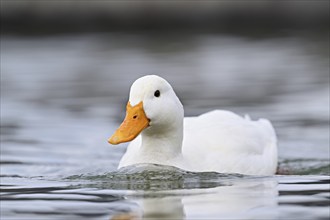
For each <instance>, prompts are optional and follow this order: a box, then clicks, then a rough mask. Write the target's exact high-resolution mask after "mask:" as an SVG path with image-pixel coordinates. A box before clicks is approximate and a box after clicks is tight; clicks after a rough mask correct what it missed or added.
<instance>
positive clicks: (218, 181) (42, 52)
mask: <svg viewBox="0 0 330 220" xmlns="http://www.w3.org/2000/svg"><path fill="white" fill-rule="evenodd" d="M328 46H329V42H328V39H324V38H322V37H321V36H317V35H315V36H310V37H308V38H304V37H300V36H299V34H297V35H289V36H282V37H274V38H251V37H243V36H230V35H220V34H214V35H213V34H198V35H188V34H182V35H173V34H163V35H161V34H149V35H146V34H139V33H130V34H128V33H111V34H85V35H62V36H52V37H13V36H3V37H2V40H1V218H2V219H77V218H80V219H140V218H143V219H154V218H163V219H328V218H329V216H330V213H329V205H330V204H329V202H330V192H329V190H330V188H329V187H330V180H329V175H330V162H329V155H330V152H329V151H330V150H329V60H328V58H329V57H328V56H329V54H328V48H329V47H328ZM146 74H158V75H160V76H162V77H164V78H165V79H167V80H168V81H169V82H170V83H171V84H172V86H173V88H174V90H175V91H176V93H177V95H178V96H179V98H180V99H181V101H182V102H183V104H184V107H185V115H186V116H194V115H199V114H202V113H204V112H206V111H210V110H212V109H226V110H230V111H234V112H236V113H238V114H240V115H245V114H249V115H250V117H251V118H252V119H258V118H268V119H270V120H271V121H272V122H273V124H274V127H275V129H276V132H277V135H278V139H279V172H278V174H277V175H275V176H243V175H238V174H220V173H213V172H208V173H190V172H186V171H183V170H179V169H176V168H174V167H165V166H159V165H148V166H147V165H139V166H132V167H128V168H125V169H121V170H119V171H118V170H117V166H118V163H119V160H120V158H121V156H122V155H123V154H124V152H125V149H126V147H127V144H123V145H119V146H115V147H114V146H111V145H109V144H108V143H107V139H108V138H109V137H110V135H111V134H112V133H113V131H114V130H115V129H116V127H117V126H118V125H119V123H120V122H121V120H122V119H123V118H124V116H125V111H124V110H125V106H126V102H127V99H128V92H129V87H130V85H131V84H132V83H133V82H134V81H135V79H137V78H138V77H140V76H143V75H146Z"/></svg>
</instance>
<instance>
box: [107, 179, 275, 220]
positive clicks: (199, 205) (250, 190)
mask: <svg viewBox="0 0 330 220" xmlns="http://www.w3.org/2000/svg"><path fill="white" fill-rule="evenodd" d="M277 196H278V190H277V181H276V180H273V179H261V178H260V179H259V178H258V179H250V180H247V179H239V180H235V182H234V183H233V184H232V185H228V186H219V187H215V188H206V189H189V190H171V191H157V192H145V195H144V196H141V197H140V196H138V197H135V196H134V197H132V198H130V197H129V198H128V199H130V200H131V201H134V202H136V203H137V204H138V205H139V210H137V211H136V212H134V213H132V214H129V215H118V216H114V217H113V218H112V219H277V218H278V213H276V212H275V211H276V210H277V209H276V208H274V207H277Z"/></svg>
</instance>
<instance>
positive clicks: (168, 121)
mask: <svg viewBox="0 0 330 220" xmlns="http://www.w3.org/2000/svg"><path fill="white" fill-rule="evenodd" d="M133 139H134V140H133ZM132 140H133V141H132ZM108 141H109V143H111V144H120V143H123V142H128V141H132V142H131V143H130V145H129V146H128V148H127V151H126V153H125V155H124V156H123V157H122V159H121V161H120V163H119V167H118V168H121V167H125V166H129V165H133V164H140V163H153V164H161V165H169V166H175V167H178V168H181V169H184V170H188V171H195V172H204V171H215V172H221V173H240V174H249V175H272V174H274V173H275V171H276V168H277V140H276V135H275V132H274V128H273V126H272V125H271V123H270V122H269V121H268V120H266V119H259V120H258V121H251V120H250V119H249V118H248V117H246V118H242V117H240V116H238V115H236V114H234V113H232V112H229V111H223V110H215V111H211V112H207V113H205V114H202V115H200V116H198V117H186V118H184V110H183V106H182V104H181V102H180V100H179V99H178V97H177V96H176V94H175V92H174V90H173V89H172V87H171V85H170V84H169V83H168V82H167V81H166V80H164V79H163V78H161V77H159V76H156V75H148V76H144V77H141V78H139V79H137V80H136V81H135V82H134V83H133V85H132V87H131V90H130V96H129V101H128V103H127V108H126V117H125V119H124V121H123V123H122V124H121V125H120V127H119V128H118V129H117V130H116V132H115V133H114V134H113V135H112V137H111V138H109V140H108Z"/></svg>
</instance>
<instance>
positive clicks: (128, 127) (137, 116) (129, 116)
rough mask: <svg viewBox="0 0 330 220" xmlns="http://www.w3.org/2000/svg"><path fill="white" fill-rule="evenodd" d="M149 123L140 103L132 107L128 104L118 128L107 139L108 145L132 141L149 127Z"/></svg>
mask: <svg viewBox="0 0 330 220" xmlns="http://www.w3.org/2000/svg"><path fill="white" fill-rule="evenodd" d="M149 121H150V120H149V119H148V118H147V116H146V114H145V112H144V109H143V102H142V101H141V102H140V103H139V104H137V105H135V106H134V107H132V106H131V104H130V103H129V102H128V103H127V106H126V117H125V119H124V121H123V123H122V124H121V125H120V127H119V128H118V129H117V130H116V131H115V133H114V134H113V135H112V136H111V138H109V139H108V142H109V143H110V144H120V143H124V142H128V141H131V140H133V139H134V138H136V136H138V135H139V134H140V133H141V132H142V131H143V129H145V128H146V127H148V126H149Z"/></svg>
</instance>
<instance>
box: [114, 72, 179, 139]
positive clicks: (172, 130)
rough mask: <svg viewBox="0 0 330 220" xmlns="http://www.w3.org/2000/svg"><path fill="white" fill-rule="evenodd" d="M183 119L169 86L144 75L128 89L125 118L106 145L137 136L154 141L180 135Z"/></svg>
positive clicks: (177, 101)
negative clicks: (146, 137)
mask: <svg viewBox="0 0 330 220" xmlns="http://www.w3.org/2000/svg"><path fill="white" fill-rule="evenodd" d="M183 117H184V111H183V106H182V104H181V102H180V100H179V99H178V97H177V96H176V94H175V92H174V90H173V89H172V87H171V85H170V84H169V83H168V82H167V81H166V80H165V79H163V78H161V77H159V76H156V75H148V76H144V77H141V78H139V79H137V80H136V81H135V82H134V83H133V85H132V86H131V90H130V95H129V101H128V103H127V106H126V117H125V119H124V121H123V122H122V124H121V125H120V127H119V128H118V129H117V130H116V131H115V133H114V134H113V135H112V136H111V137H110V138H109V140H108V142H109V143H110V144H114V145H115V144H120V143H124V142H128V141H132V140H133V139H135V138H136V137H137V136H138V135H139V134H140V133H142V135H144V136H149V137H155V138H159V137H166V136H168V135H170V134H175V135H178V134H179V136H180V135H181V136H182V130H183ZM175 135H174V136H175ZM181 139H182V137H181ZM181 141H182V140H181Z"/></svg>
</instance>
